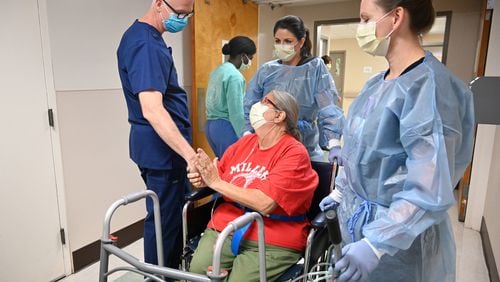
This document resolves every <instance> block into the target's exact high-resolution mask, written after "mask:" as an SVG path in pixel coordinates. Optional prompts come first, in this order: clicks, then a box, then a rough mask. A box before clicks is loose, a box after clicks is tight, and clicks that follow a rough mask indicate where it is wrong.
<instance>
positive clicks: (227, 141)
mask: <svg viewBox="0 0 500 282" xmlns="http://www.w3.org/2000/svg"><path fill="white" fill-rule="evenodd" d="M205 134H206V136H207V139H208V143H209V144H210V147H212V150H213V151H214V153H215V155H216V156H217V157H218V158H219V159H220V158H222V155H223V154H224V152H225V151H226V149H227V147H229V146H231V145H232V144H233V143H234V142H236V141H238V136H237V135H236V132H234V128H233V126H232V125H231V123H230V122H229V121H227V120H225V119H211V120H207V123H206V124H205Z"/></svg>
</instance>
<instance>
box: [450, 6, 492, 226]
mask: <svg viewBox="0 0 500 282" xmlns="http://www.w3.org/2000/svg"><path fill="white" fill-rule="evenodd" d="M487 5H488V3H487V0H483V6H482V10H481V20H482V24H481V33H480V35H481V38H480V40H481V41H480V44H479V54H478V56H477V69H476V76H484V71H485V69H486V55H487V54H488V44H489V39H490V29H491V18H492V16H493V10H491V9H487ZM474 135H475V134H474ZM474 139H475V138H474ZM472 165H473V164H472V160H471V163H470V164H469V166H467V169H466V170H465V173H464V176H463V177H462V179H461V180H460V182H459V183H458V191H459V192H458V220H459V221H461V222H464V221H465V215H466V213H467V203H468V200H469V188H470V186H469V185H470V177H471V173H472Z"/></svg>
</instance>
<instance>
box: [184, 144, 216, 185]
mask: <svg viewBox="0 0 500 282" xmlns="http://www.w3.org/2000/svg"><path fill="white" fill-rule="evenodd" d="M217 163H218V159H217V158H214V159H213V160H210V157H209V156H208V155H207V153H205V151H203V149H198V150H197V151H196V155H194V157H193V158H192V159H190V160H189V167H188V174H187V177H188V179H189V182H191V184H192V185H193V186H194V187H195V188H202V187H206V186H209V187H211V186H212V185H213V184H214V183H216V182H218V181H221V179H220V176H219V169H218V166H217Z"/></svg>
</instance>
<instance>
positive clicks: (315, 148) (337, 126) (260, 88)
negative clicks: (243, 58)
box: [243, 57, 344, 161]
mask: <svg viewBox="0 0 500 282" xmlns="http://www.w3.org/2000/svg"><path fill="white" fill-rule="evenodd" d="M271 90H281V91H285V92H288V93H290V94H291V95H292V96H294V97H295V99H296V100H297V103H298V104H299V121H298V124H297V126H298V128H299V130H300V133H301V134H302V143H303V144H304V146H306V148H307V151H308V152H309V156H310V157H311V160H313V161H323V160H324V157H323V151H322V150H321V149H322V148H327V147H328V142H329V141H330V139H340V136H341V133H342V128H343V125H344V114H343V112H342V109H340V108H339V107H338V106H337V105H336V104H335V102H336V101H338V94H337V89H336V88H335V84H334V83H333V80H332V78H331V76H330V73H329V72H328V69H327V68H326V65H325V64H324V63H323V60H321V59H320V58H316V57H315V58H311V59H310V60H309V61H307V62H306V63H304V64H302V65H299V66H288V65H284V64H281V63H279V62H278V60H274V61H270V62H267V63H265V64H263V65H262V66H261V67H260V68H259V69H258V71H257V73H256V74H255V75H254V77H253V78H252V79H251V80H250V82H249V84H248V89H247V92H246V95H245V98H244V112H245V127H244V129H243V131H251V130H252V128H251V126H250V122H249V119H248V114H249V112H250V108H251V107H252V105H253V104H255V103H257V102H258V101H260V100H261V99H262V97H264V96H265V95H266V94H267V93H269V92H270V91H271Z"/></svg>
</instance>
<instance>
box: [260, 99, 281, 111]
mask: <svg viewBox="0 0 500 282" xmlns="http://www.w3.org/2000/svg"><path fill="white" fill-rule="evenodd" d="M261 102H262V103H263V104H270V105H271V106H273V107H274V108H275V109H276V110H278V111H281V109H280V108H279V107H278V106H276V104H275V103H274V102H273V101H272V100H271V99H269V98H267V96H266V97H264V98H262V101H261Z"/></svg>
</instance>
